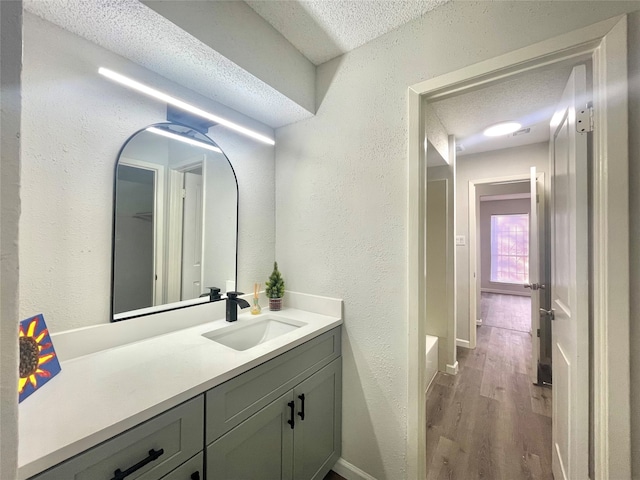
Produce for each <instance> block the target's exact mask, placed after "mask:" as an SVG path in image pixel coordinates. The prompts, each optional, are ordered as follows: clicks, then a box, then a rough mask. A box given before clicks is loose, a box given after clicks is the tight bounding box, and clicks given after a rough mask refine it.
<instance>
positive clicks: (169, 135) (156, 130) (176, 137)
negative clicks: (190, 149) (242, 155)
mask: <svg viewBox="0 0 640 480" xmlns="http://www.w3.org/2000/svg"><path fill="white" fill-rule="evenodd" d="M146 131H147V132H151V133H155V134H156V135H162V136H163V137H167V138H171V139H173V140H178V141H179V142H184V143H188V144H189V145H193V146H195V147H200V148H206V149H207V150H212V151H214V152H218V153H222V150H220V149H219V148H218V147H214V146H213V145H209V144H208V143H204V142H199V141H198V140H194V139H193V138H189V137H183V136H182V135H178V134H177V133H173V132H168V131H167V130H162V129H161V128H156V127H149V128H147V129H146Z"/></svg>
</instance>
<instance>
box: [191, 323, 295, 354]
mask: <svg viewBox="0 0 640 480" xmlns="http://www.w3.org/2000/svg"><path fill="white" fill-rule="evenodd" d="M304 325H306V323H304V322H299V321H297V320H291V319H284V318H277V317H263V318H260V319H257V320H244V321H242V322H238V323H237V324H235V325H230V326H228V327H224V328H220V329H218V330H213V331H211V332H207V333H203V334H202V336H203V337H205V338H208V339H209V340H213V341H214V342H217V343H220V344H222V345H224V346H226V347H229V348H233V349H234V350H239V351H242V350H247V349H249V348H251V347H255V346H256V345H260V344H262V343H265V342H268V341H269V340H273V339H274V338H277V337H279V336H281V335H284V334H285V333H289V332H293V331H294V330H297V329H298V328H300V327H303V326H304Z"/></svg>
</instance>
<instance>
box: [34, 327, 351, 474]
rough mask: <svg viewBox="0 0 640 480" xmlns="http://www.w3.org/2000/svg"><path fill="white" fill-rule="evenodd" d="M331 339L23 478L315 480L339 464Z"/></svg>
mask: <svg viewBox="0 0 640 480" xmlns="http://www.w3.org/2000/svg"><path fill="white" fill-rule="evenodd" d="M340 333H341V332H340V327H338V328H334V329H333V330H330V331H328V332H325V333H323V334H321V335H319V336H317V337H315V338H313V339H311V340H309V341H308V342H305V343H303V344H302V345H299V346H297V347H295V348H293V349H291V350H289V351H288V352H285V353H283V354H281V355H279V356H277V357H275V358H273V359H271V360H269V361H267V362H265V363H262V364H260V365H258V366H256V367H254V368H252V369H251V370H249V371H247V372H245V373H242V374H240V375H238V376H236V377H234V378H232V379H230V380H228V381H227V382H225V383H223V384H221V385H218V386H217V387H215V388H213V389H211V390H209V391H207V392H206V393H205V394H203V395H198V396H197V397H195V398H193V399H191V400H189V401H187V402H184V403H183V404H181V405H178V406H177V407H174V408H172V409H170V410H167V411H166V412H164V413H161V414H160V415H158V416H156V417H154V418H152V419H150V420H148V421H146V422H144V423H142V424H140V425H138V426H135V427H133V428H131V429H130V430H127V431H126V432H124V433H121V434H120V435H117V436H116V437H114V438H111V439H109V440H107V441H105V442H103V443H102V444H100V445H97V446H95V447H93V448H90V449H89V450H87V451H85V452H83V453H81V454H79V455H76V456H75V457H73V458H71V459H69V460H67V461H65V462H63V463H61V464H59V465H57V466H55V467H53V468H51V469H49V470H47V471H45V472H43V473H41V474H38V475H36V476H35V477H32V478H31V480H62V479H64V480H204V479H205V477H206V479H207V480H322V478H323V477H324V476H325V475H326V474H327V472H328V471H329V469H330V468H331V467H332V466H333V464H334V463H335V462H336V460H337V459H338V458H339V457H340V447H341V444H340V442H341V430H340V429H341V422H342V418H341V414H342V412H341V405H342V357H341V352H340V350H341V338H340ZM203 439H204V443H203ZM203 447H204V449H205V450H206V456H205V455H204V453H205V452H204V451H203ZM205 457H206V460H205ZM205 463H206V472H205Z"/></svg>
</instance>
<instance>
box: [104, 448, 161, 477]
mask: <svg viewBox="0 0 640 480" xmlns="http://www.w3.org/2000/svg"><path fill="white" fill-rule="evenodd" d="M163 453H164V448H161V449H160V450H154V449H153V448H152V449H151V450H149V456H148V457H147V458H145V459H144V460H140V461H139V462H138V463H136V464H135V465H134V466H133V467H129V468H127V469H126V470H125V471H124V472H123V471H122V470H120V469H117V470H116V471H115V472H113V475H114V477H113V478H112V479H111V480H122V479H123V478H126V477H128V476H129V475H131V474H132V473H133V472H135V471H136V470H140V469H141V468H142V467H144V466H145V465H146V464H147V463H151V462H153V461H154V460H157V459H158V457H159V456H160V455H162V454H163Z"/></svg>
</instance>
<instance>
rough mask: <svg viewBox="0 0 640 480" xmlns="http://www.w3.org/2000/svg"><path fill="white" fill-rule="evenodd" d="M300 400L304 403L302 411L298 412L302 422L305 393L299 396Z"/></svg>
mask: <svg viewBox="0 0 640 480" xmlns="http://www.w3.org/2000/svg"><path fill="white" fill-rule="evenodd" d="M298 398H299V399H300V401H301V402H302V410H300V411H299V412H298V416H299V417H300V420H304V393H303V394H302V395H298Z"/></svg>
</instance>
